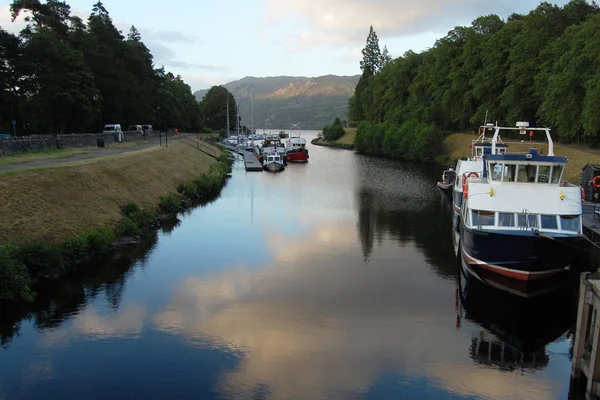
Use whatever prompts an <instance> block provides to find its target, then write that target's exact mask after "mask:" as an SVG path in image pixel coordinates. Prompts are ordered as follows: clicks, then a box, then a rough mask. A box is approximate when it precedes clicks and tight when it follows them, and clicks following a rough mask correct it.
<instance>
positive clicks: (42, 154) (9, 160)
mask: <svg viewBox="0 0 600 400" xmlns="http://www.w3.org/2000/svg"><path fill="white" fill-rule="evenodd" d="M91 150H92V148H79V149H46V150H43V151H36V152H33V153H21V154H15V155H11V156H2V157H0V166H4V165H13V164H23V163H28V162H32V161H40V160H54V159H57V158H69V157H73V156H76V155H79V154H87V153H89V152H90V151H91Z"/></svg>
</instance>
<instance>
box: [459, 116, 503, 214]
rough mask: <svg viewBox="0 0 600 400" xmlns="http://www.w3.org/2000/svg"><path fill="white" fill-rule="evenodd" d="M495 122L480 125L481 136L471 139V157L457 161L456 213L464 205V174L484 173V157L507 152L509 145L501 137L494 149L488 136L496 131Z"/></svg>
mask: <svg viewBox="0 0 600 400" xmlns="http://www.w3.org/2000/svg"><path fill="white" fill-rule="evenodd" d="M494 127H495V126H494V124H485V125H483V126H481V127H479V136H478V137H477V139H475V140H473V141H471V145H470V148H471V157H470V158H467V159H466V160H458V162H457V163H456V168H455V169H454V170H455V172H456V179H455V180H454V186H453V188H452V209H453V210H454V215H455V216H458V215H460V210H461V206H462V200H463V193H462V176H463V175H465V174H470V173H475V174H477V175H481V174H482V173H483V157H484V156H485V155H487V154H505V153H506V150H507V148H508V146H507V145H506V144H504V143H503V142H502V139H501V138H500V137H498V138H497V140H496V141H497V143H496V146H494V149H493V150H492V141H491V139H489V138H486V133H489V134H491V133H492V132H493V131H494Z"/></svg>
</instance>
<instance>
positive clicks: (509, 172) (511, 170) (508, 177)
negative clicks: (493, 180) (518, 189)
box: [502, 165, 517, 182]
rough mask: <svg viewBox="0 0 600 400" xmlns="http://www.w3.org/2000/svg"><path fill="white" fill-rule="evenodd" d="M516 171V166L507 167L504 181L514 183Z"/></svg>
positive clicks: (505, 167)
mask: <svg viewBox="0 0 600 400" xmlns="http://www.w3.org/2000/svg"><path fill="white" fill-rule="evenodd" d="M516 169H517V166H516V165H505V166H504V174H503V178H502V180H503V181H504V182H514V181H515V171H516Z"/></svg>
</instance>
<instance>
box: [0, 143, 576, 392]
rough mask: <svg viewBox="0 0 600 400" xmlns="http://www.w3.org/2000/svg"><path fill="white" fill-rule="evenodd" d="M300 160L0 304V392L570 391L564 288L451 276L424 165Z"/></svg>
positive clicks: (321, 155) (447, 233) (233, 186)
mask: <svg viewBox="0 0 600 400" xmlns="http://www.w3.org/2000/svg"><path fill="white" fill-rule="evenodd" d="M310 157H311V158H310V162H309V163H308V164H306V165H290V166H288V168H287V169H286V170H285V171H284V172H283V173H281V174H277V175H272V174H268V173H246V172H245V171H244V170H243V166H242V165H241V164H240V163H237V164H236V166H235V168H234V174H233V177H232V179H231V180H230V181H229V183H228V184H227V186H226V187H225V189H224V190H223V192H222V194H221V196H220V197H219V198H218V199H216V200H215V201H213V202H212V203H210V204H208V205H206V206H203V207H198V208H196V209H194V210H192V211H190V212H188V213H186V214H185V215H181V216H180V218H179V221H174V222H173V223H172V224H171V225H170V226H167V227H165V228H164V229H163V230H161V231H159V232H157V233H156V234H155V235H153V236H152V237H149V238H148V239H147V240H146V241H145V243H144V244H143V246H139V247H136V248H132V249H128V250H126V251H122V252H120V253H117V254H114V255H112V256H111V257H109V258H108V259H106V260H104V261H103V265H100V266H90V270H91V271H95V272H93V273H88V274H87V275H82V276H77V277H73V278H72V279H70V280H68V281H67V282H64V283H63V284H61V285H60V286H58V287H53V288H49V289H48V290H46V291H44V292H42V293H41V295H40V298H39V299H38V301H37V303H36V304H35V305H34V306H30V307H29V308H27V309H22V310H16V309H15V310H12V311H10V312H9V313H7V312H6V311H5V312H4V314H3V315H2V320H1V321H0V334H1V337H2V344H3V346H2V349H0V398H2V397H5V398H6V399H21V398H24V399H25V398H44V399H48V398H51V399H80V398H85V399H91V398H110V399H132V398H140V399H141V398H144V399H149V398H202V399H204V398H207V399H211V398H215V399H325V398H330V399H354V398H359V399H427V398H432V399H532V400H536V399H540V400H542V399H543V400H547V399H564V398H566V397H567V393H568V390H569V373H570V366H571V359H570V347H571V342H572V336H571V335H570V334H569V331H568V330H569V329H570V328H571V325H572V324H573V319H574V315H575V312H574V306H573V303H574V302H573V300H572V297H573V294H572V292H571V291H570V290H569V289H568V288H567V289H564V290H561V291H558V292H553V293H551V294H550V295H546V296H542V297H538V298H535V299H529V300H525V299H523V297H522V296H523V295H525V294H528V295H531V293H528V292H527V291H524V290H521V288H519V287H516V288H511V290H512V291H513V292H514V293H516V294H518V295H519V296H517V295H515V294H512V295H508V294H506V293H504V292H501V291H498V290H492V289H491V288H490V287H487V286H483V285H482V284H480V283H478V282H475V281H473V280H472V279H469V278H466V277H465V276H464V275H463V274H461V273H460V271H459V269H458V266H457V262H456V258H455V256H454V249H453V243H452V231H451V227H452V223H451V220H450V211H451V209H450V204H449V203H448V202H445V201H444V200H443V199H442V198H441V196H440V193H439V192H438V191H437V190H436V188H435V181H436V180H437V178H438V177H439V174H440V172H441V171H440V170H439V169H437V168H435V167H428V166H422V165H410V164H403V163H400V162H395V161H389V160H383V159H377V158H370V157H365V156H359V155H355V154H354V153H353V152H349V151H344V150H334V149H328V148H321V147H315V146H310ZM506 285H508V286H510V283H508V284H506ZM506 285H504V286H502V285H499V286H502V287H505V289H506Z"/></svg>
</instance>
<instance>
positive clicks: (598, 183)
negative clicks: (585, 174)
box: [592, 175, 600, 189]
mask: <svg viewBox="0 0 600 400" xmlns="http://www.w3.org/2000/svg"><path fill="white" fill-rule="evenodd" d="M592 185H594V187H595V188H596V189H597V188H599V187H600V175H596V176H595V177H594V179H592Z"/></svg>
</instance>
